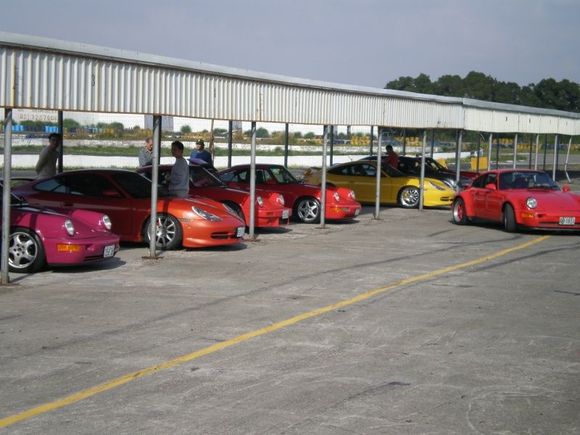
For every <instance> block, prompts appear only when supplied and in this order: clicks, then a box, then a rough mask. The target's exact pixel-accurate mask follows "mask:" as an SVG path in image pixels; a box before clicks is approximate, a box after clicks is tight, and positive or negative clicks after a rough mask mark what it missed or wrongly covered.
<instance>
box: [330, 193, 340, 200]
mask: <svg viewBox="0 0 580 435" xmlns="http://www.w3.org/2000/svg"><path fill="white" fill-rule="evenodd" d="M332 196H333V197H334V200H335V201H336V202H338V201H340V195H339V194H338V192H334V193H333V194H332Z"/></svg>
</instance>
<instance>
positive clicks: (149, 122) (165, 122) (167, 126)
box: [144, 115, 174, 132]
mask: <svg viewBox="0 0 580 435" xmlns="http://www.w3.org/2000/svg"><path fill="white" fill-rule="evenodd" d="M144 124H145V128H148V129H150V130H153V115H145V123H144ZM161 131H170V132H173V131H174V130H173V116H162V117H161Z"/></svg>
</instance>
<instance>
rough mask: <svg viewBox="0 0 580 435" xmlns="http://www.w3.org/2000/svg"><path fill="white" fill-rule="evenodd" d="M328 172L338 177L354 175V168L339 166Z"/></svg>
mask: <svg viewBox="0 0 580 435" xmlns="http://www.w3.org/2000/svg"><path fill="white" fill-rule="evenodd" d="M328 172H329V173H330V174H336V175H352V166H338V167H336V168H331V169H329V170H328Z"/></svg>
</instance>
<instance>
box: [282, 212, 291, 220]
mask: <svg viewBox="0 0 580 435" xmlns="http://www.w3.org/2000/svg"><path fill="white" fill-rule="evenodd" d="M288 216H290V210H284V211H283V212H282V219H288Z"/></svg>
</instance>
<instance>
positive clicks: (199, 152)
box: [189, 139, 213, 166]
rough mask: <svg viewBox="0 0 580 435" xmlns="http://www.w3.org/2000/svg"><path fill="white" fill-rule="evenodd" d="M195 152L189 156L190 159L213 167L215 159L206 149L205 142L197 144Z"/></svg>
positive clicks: (201, 141) (199, 141)
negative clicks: (201, 161)
mask: <svg viewBox="0 0 580 435" xmlns="http://www.w3.org/2000/svg"><path fill="white" fill-rule="evenodd" d="M195 148H196V149H195V150H194V151H192V152H191V155H190V156H189V158H190V159H200V160H203V161H204V162H207V164H208V165H210V166H213V159H212V158H211V153H210V152H209V151H207V150H206V149H205V143H204V142H203V140H201V139H200V140H198V141H197V142H196V143H195Z"/></svg>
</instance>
